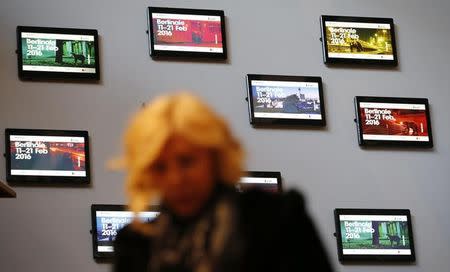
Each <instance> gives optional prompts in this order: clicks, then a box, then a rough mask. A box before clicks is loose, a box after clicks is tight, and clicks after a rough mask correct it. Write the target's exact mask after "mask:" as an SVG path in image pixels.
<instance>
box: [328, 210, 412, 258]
mask: <svg viewBox="0 0 450 272" xmlns="http://www.w3.org/2000/svg"><path fill="white" fill-rule="evenodd" d="M335 220H336V228H337V238H338V239H337V240H338V250H339V259H340V260H341V261H345V260H362V259H366V260H371V259H373V260H382V259H386V260H409V261H413V260H414V259H415V254H414V244H413V238H412V229H411V216H410V212H409V210H369V209H367V210H359V209H336V210H335Z"/></svg>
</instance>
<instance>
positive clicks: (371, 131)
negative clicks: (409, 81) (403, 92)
mask: <svg viewBox="0 0 450 272" xmlns="http://www.w3.org/2000/svg"><path fill="white" fill-rule="evenodd" d="M355 104H356V111H357V112H356V114H357V123H358V130H359V133H358V137H359V142H360V144H361V145H367V144H369V145H370V144H386V145H411V146H423V147H432V146H433V142H432V136H431V123H430V116H429V109H428V100H427V99H425V98H387V97H356V98H355Z"/></svg>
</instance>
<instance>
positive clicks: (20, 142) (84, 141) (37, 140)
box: [5, 128, 90, 185]
mask: <svg viewBox="0 0 450 272" xmlns="http://www.w3.org/2000/svg"><path fill="white" fill-rule="evenodd" d="M5 143H6V146H5V150H6V180H7V181H8V182H23V183H27V182H29V183H33V184H39V183H54V184H60V185H64V184H74V183H76V184H88V183H89V182H90V171H89V168H90V167H89V135H88V132H87V131H79V130H41V129H11V128H8V129H6V130H5Z"/></svg>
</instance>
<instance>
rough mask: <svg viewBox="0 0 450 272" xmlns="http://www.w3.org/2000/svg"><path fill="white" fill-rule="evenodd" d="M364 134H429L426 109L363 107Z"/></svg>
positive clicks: (361, 113)
mask: <svg viewBox="0 0 450 272" xmlns="http://www.w3.org/2000/svg"><path fill="white" fill-rule="evenodd" d="M360 116H361V128H362V134H363V135H390V136H395V135H398V136H428V124H427V116H426V111H425V110H410V109H385V108H361V109H360Z"/></svg>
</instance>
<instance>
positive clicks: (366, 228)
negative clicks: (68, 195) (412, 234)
mask: <svg viewBox="0 0 450 272" xmlns="http://www.w3.org/2000/svg"><path fill="white" fill-rule="evenodd" d="M341 230H342V231H341V233H342V248H343V249H409V248H410V245H409V233H408V223H407V222H406V221H341Z"/></svg>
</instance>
